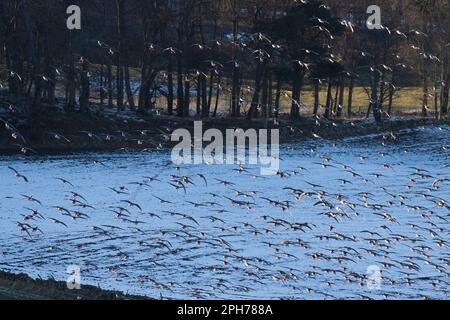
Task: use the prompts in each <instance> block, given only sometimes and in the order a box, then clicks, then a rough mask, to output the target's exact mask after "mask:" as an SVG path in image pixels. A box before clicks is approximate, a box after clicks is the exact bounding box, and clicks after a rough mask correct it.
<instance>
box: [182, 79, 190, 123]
mask: <svg viewBox="0 0 450 320" xmlns="http://www.w3.org/2000/svg"><path fill="white" fill-rule="evenodd" d="M190 108H191V81H190V79H189V75H188V76H187V77H186V79H185V81H184V102H183V116H184V117H189V110H190Z"/></svg>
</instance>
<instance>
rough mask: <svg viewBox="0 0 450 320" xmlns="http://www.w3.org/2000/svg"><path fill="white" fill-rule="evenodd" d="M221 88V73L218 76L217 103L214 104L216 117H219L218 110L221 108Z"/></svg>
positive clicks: (214, 115)
mask: <svg viewBox="0 0 450 320" xmlns="http://www.w3.org/2000/svg"><path fill="white" fill-rule="evenodd" d="M220 89H221V86H220V75H219V76H218V78H217V92H216V103H215V106H214V114H213V117H214V118H215V117H217V110H218V108H219V99H220Z"/></svg>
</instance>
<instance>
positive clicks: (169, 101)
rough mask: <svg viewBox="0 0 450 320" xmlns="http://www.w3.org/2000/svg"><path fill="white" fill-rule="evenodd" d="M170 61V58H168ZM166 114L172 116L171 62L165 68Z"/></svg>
mask: <svg viewBox="0 0 450 320" xmlns="http://www.w3.org/2000/svg"><path fill="white" fill-rule="evenodd" d="M169 59H170V58H169ZM167 73H168V75H167V113H168V114H169V115H173V96H174V92H173V91H174V90H173V65H172V61H170V62H169V65H168V67H167Z"/></svg>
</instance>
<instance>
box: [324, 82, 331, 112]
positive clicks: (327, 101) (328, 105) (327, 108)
mask: <svg viewBox="0 0 450 320" xmlns="http://www.w3.org/2000/svg"><path fill="white" fill-rule="evenodd" d="M332 90H333V80H332V79H331V77H330V78H328V89H327V100H326V104H325V114H324V117H325V118H326V119H330V109H331V100H332V97H331V95H332Z"/></svg>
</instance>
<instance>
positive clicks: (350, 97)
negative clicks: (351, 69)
mask: <svg viewBox="0 0 450 320" xmlns="http://www.w3.org/2000/svg"><path fill="white" fill-rule="evenodd" d="M354 87H355V79H354V78H353V76H352V77H351V79H350V85H349V87H348V109H347V113H348V117H349V118H351V117H352V114H353V89H354Z"/></svg>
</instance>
